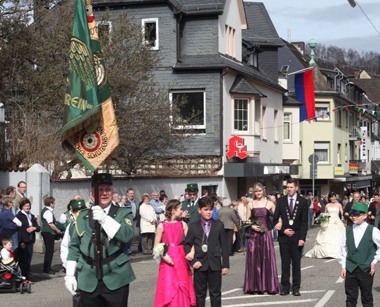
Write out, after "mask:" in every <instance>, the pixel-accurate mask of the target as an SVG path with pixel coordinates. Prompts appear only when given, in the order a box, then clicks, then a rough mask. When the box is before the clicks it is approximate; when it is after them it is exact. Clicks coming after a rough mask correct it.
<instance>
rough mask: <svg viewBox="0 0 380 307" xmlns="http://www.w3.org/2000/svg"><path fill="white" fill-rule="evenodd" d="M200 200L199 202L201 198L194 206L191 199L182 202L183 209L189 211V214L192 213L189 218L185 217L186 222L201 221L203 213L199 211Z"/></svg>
mask: <svg viewBox="0 0 380 307" xmlns="http://www.w3.org/2000/svg"><path fill="white" fill-rule="evenodd" d="M198 202H199V198H198V200H197V201H196V202H195V204H194V206H191V201H190V199H188V200H185V201H184V202H182V210H183V211H186V210H187V211H189V214H190V218H188V219H185V222H186V223H187V224H189V225H190V224H192V223H194V222H196V221H199V220H200V218H201V215H200V214H199V212H198Z"/></svg>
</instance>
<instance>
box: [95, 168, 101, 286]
mask: <svg viewBox="0 0 380 307" xmlns="http://www.w3.org/2000/svg"><path fill="white" fill-rule="evenodd" d="M94 194H95V206H99V181H98V169H96V170H95V171H94ZM95 231H96V255H94V256H96V277H97V278H98V280H101V279H102V278H103V267H102V247H101V244H100V224H99V222H98V221H95Z"/></svg>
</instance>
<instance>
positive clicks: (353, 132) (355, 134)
mask: <svg viewBox="0 0 380 307" xmlns="http://www.w3.org/2000/svg"><path fill="white" fill-rule="evenodd" d="M349 136H350V138H355V139H360V138H361V137H362V133H361V131H360V128H358V127H355V126H352V127H350V132H349Z"/></svg>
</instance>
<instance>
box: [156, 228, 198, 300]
mask: <svg viewBox="0 0 380 307" xmlns="http://www.w3.org/2000/svg"><path fill="white" fill-rule="evenodd" d="M162 226H163V227H164V232H163V234H162V243H167V244H169V250H168V252H167V254H168V255H169V256H170V258H172V260H173V263H174V266H171V265H169V264H167V263H166V262H165V261H164V260H162V259H161V263H160V270H159V272H158V278H157V289H156V298H155V301H154V306H155V307H168V306H170V307H188V306H195V305H196V300H195V293H194V286H193V280H192V276H191V275H192V274H191V270H190V264H189V262H188V261H187V260H186V258H185V250H184V248H183V225H182V222H176V223H167V222H162Z"/></svg>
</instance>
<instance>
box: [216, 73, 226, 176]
mask: <svg viewBox="0 0 380 307" xmlns="http://www.w3.org/2000/svg"><path fill="white" fill-rule="evenodd" d="M228 72H229V69H228V68H226V71H225V72H224V73H223V71H222V72H221V73H220V93H219V96H220V103H219V110H220V115H219V125H220V127H219V138H220V149H219V150H220V164H219V166H218V167H217V168H215V169H213V170H212V172H213V173H214V172H218V171H220V170H221V169H222V166H223V156H224V149H223V77H224V76H225V75H227V74H228Z"/></svg>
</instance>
